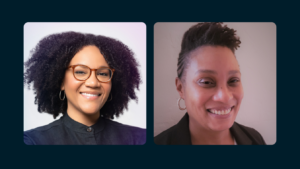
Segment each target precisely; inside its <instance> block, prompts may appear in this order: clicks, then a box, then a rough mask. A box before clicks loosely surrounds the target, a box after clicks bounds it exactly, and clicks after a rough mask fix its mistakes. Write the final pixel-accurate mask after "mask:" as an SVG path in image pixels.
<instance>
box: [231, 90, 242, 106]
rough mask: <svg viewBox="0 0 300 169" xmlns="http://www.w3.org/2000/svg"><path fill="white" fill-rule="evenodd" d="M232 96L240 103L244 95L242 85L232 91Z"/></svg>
mask: <svg viewBox="0 0 300 169" xmlns="http://www.w3.org/2000/svg"><path fill="white" fill-rule="evenodd" d="M233 95H234V98H235V99H236V100H237V102H238V103H239V104H240V103H241V102H242V100H243V97H244V90H243V87H242V86H240V87H238V88H237V89H236V90H235V91H234V94H233Z"/></svg>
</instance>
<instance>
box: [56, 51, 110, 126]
mask: <svg viewBox="0 0 300 169" xmlns="http://www.w3.org/2000/svg"><path fill="white" fill-rule="evenodd" d="M78 64H81V65H86V66H88V67H90V68H91V69H98V68H100V67H109V65H108V64H107V62H106V61H105V59H104V57H103V55H102V54H101V53H100V50H99V49H98V48H97V47H96V46H85V47H84V48H82V49H81V50H80V51H79V52H78V53H76V54H75V56H74V57H73V59H72V60H71V62H70V64H69V65H78ZM111 86H112V84H111V81H110V82H106V83H103V82H99V81H98V80H97V78H96V75H95V71H92V73H91V76H90V77H89V78H88V79H87V80H85V81H78V80H76V79H75V78H74V76H73V69H72V68H69V69H67V71H66V72H65V78H64V81H63V84H62V86H61V90H65V93H66V98H67V99H68V108H67V113H68V115H69V116H70V117H71V118H72V119H73V120H75V121H77V122H79V123H82V124H84V125H87V126H91V125H93V124H95V123H96V122H97V120H98V118H99V117H100V109H101V108H102V107H103V105H104V104H105V102H106V101H107V99H108V97H109V94H110V90H111ZM82 92H86V93H99V94H101V95H100V96H99V97H96V98H94V99H88V98H86V97H84V95H82Z"/></svg>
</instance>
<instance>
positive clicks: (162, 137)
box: [154, 125, 177, 145]
mask: <svg viewBox="0 0 300 169" xmlns="http://www.w3.org/2000/svg"><path fill="white" fill-rule="evenodd" d="M176 130H177V125H174V126H172V127H170V128H169V129H167V130H165V131H163V132H161V133H160V134H158V135H157V136H155V137H154V142H155V144H158V145H169V144H172V140H173V139H172V137H173V135H174V133H175V132H176Z"/></svg>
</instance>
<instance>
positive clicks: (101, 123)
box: [61, 113, 105, 133]
mask: <svg viewBox="0 0 300 169" xmlns="http://www.w3.org/2000/svg"><path fill="white" fill-rule="evenodd" d="M61 119H62V122H63V124H64V125H65V126H67V127H68V128H69V129H71V130H73V131H76V132H79V133H87V132H88V133H98V132H101V131H102V130H103V129H104V127H105V120H104V119H103V117H101V116H100V117H99V119H98V120H97V122H96V123H95V124H93V125H92V126H86V125H84V124H82V123H79V122H77V121H75V120H73V119H72V118H71V117H70V116H69V115H68V113H64V115H63V117H61Z"/></svg>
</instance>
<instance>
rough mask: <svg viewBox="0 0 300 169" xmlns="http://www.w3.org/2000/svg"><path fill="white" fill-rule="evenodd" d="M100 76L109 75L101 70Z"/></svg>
mask: <svg viewBox="0 0 300 169" xmlns="http://www.w3.org/2000/svg"><path fill="white" fill-rule="evenodd" d="M98 75H99V76H108V73H104V72H100V73H98Z"/></svg>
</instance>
